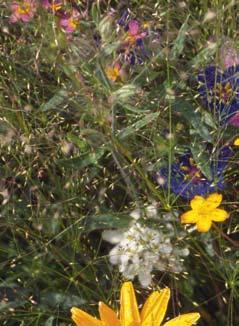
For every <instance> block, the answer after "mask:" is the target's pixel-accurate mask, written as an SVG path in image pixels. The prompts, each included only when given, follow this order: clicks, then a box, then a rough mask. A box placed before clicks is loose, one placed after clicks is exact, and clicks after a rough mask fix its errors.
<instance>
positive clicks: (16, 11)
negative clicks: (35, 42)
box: [10, 0, 36, 23]
mask: <svg viewBox="0 0 239 326" xmlns="http://www.w3.org/2000/svg"><path fill="white" fill-rule="evenodd" d="M11 11H12V14H11V16H10V22H11V23H16V22H17V21H19V20H21V21H23V22H24V23H27V22H29V21H30V20H31V19H32V18H33V17H34V13H35V11H36V1H35V0H23V1H18V2H16V1H14V2H13V3H12V4H11Z"/></svg>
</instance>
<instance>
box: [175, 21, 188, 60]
mask: <svg viewBox="0 0 239 326" xmlns="http://www.w3.org/2000/svg"><path fill="white" fill-rule="evenodd" d="M188 18H189V15H188V17H187V18H186V20H185V22H184V23H183V25H182V26H181V28H180V30H179V32H178V36H177V38H176V40H175V41H174V45H173V48H172V51H171V59H172V60H175V59H176V58H177V57H178V56H179V55H180V54H181V53H182V52H183V48H184V43H185V39H186V33H187V30H188Z"/></svg>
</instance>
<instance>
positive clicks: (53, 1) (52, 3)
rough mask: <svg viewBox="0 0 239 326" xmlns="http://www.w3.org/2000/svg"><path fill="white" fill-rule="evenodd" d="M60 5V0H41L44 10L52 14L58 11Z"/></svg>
mask: <svg viewBox="0 0 239 326" xmlns="http://www.w3.org/2000/svg"><path fill="white" fill-rule="evenodd" d="M62 5H63V3H62V0H42V6H43V7H44V8H45V9H48V10H52V11H53V12H54V11H55V12H56V11H58V10H60V9H61V8H62Z"/></svg>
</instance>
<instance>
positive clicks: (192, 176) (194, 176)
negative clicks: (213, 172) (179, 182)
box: [180, 157, 203, 183]
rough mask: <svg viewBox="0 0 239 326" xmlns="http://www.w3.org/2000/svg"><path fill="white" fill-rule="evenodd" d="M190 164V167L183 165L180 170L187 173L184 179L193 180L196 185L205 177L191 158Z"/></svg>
mask: <svg viewBox="0 0 239 326" xmlns="http://www.w3.org/2000/svg"><path fill="white" fill-rule="evenodd" d="M189 164H190V166H187V165H183V166H181V167H180V169H181V170H182V171H185V172H187V174H186V175H185V177H184V179H185V180H192V182H193V183H196V182H198V181H200V180H201V179H202V178H203V175H202V173H201V171H200V170H199V169H198V168H197V166H196V163H195V162H194V160H193V159H192V158H191V157H190V158H189Z"/></svg>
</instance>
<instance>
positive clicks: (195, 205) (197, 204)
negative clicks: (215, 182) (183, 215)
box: [190, 196, 205, 210]
mask: <svg viewBox="0 0 239 326" xmlns="http://www.w3.org/2000/svg"><path fill="white" fill-rule="evenodd" d="M204 203H205V199H204V198H203V197H201V196H195V197H194V198H193V199H192V200H191V202H190V205H191V207H192V209H195V210H197V209H199V208H201V207H202V205H203V204H204Z"/></svg>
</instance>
